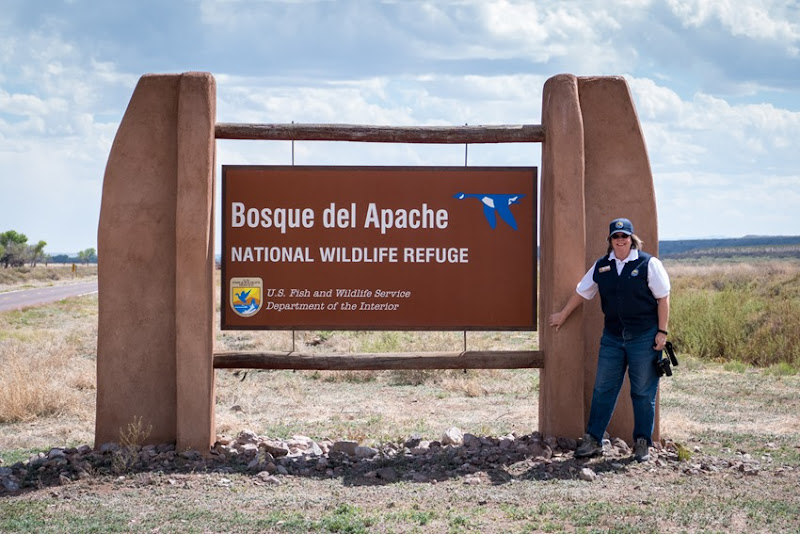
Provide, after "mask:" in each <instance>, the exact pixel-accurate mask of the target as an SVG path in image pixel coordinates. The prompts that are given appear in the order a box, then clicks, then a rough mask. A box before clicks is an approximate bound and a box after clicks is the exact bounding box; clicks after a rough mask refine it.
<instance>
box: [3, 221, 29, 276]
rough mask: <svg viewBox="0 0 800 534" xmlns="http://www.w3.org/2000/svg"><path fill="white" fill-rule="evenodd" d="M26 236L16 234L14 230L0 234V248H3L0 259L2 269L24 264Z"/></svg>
mask: <svg viewBox="0 0 800 534" xmlns="http://www.w3.org/2000/svg"><path fill="white" fill-rule="evenodd" d="M27 242H28V236H26V235H25V234H20V233H17V232H16V231H15V230H8V231H6V232H3V233H0V246H1V247H3V255H2V257H0V263H2V264H3V267H6V268H8V266H9V265H11V266H12V267H18V266H20V265H23V264H24V263H25V256H26V253H27V248H28V247H27V246H26V245H25V243H27Z"/></svg>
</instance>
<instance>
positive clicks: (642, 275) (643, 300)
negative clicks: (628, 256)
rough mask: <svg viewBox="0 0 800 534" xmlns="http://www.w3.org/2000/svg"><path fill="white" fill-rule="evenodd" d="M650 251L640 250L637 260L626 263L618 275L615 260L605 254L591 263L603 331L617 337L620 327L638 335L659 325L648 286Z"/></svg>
mask: <svg viewBox="0 0 800 534" xmlns="http://www.w3.org/2000/svg"><path fill="white" fill-rule="evenodd" d="M651 257H652V256H650V254H647V253H646V252H642V251H641V250H640V251H639V259H637V260H634V261H629V262H628V263H626V264H625V267H624V268H623V269H622V273H621V274H619V275H618V274H617V266H616V262H615V261H614V260H612V259H609V257H608V255H607V256H604V257H602V258H600V259H599V260H597V262H596V263H595V264H594V274H593V275H592V279H593V280H594V281H595V283H597V286H598V288H599V290H600V301H601V303H602V306H603V313H604V314H605V328H606V330H607V331H608V332H609V333H611V334H613V335H616V336H621V335H622V330H623V329H624V330H626V331H627V332H630V333H633V334H637V333H640V332H644V331H645V330H648V329H651V328H657V327H658V301H657V300H656V298H655V297H654V296H653V293H652V292H651V291H650V288H649V287H648V286H647V265H648V263H649V262H650V258H651Z"/></svg>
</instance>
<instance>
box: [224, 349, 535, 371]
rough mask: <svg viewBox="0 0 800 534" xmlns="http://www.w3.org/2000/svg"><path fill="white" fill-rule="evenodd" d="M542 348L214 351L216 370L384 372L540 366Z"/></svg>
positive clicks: (528, 367)
mask: <svg viewBox="0 0 800 534" xmlns="http://www.w3.org/2000/svg"><path fill="white" fill-rule="evenodd" d="M543 366H544V355H543V354H542V352H541V351H536V350H527V351H467V352H401V353H349V354H313V353H301V352H255V353H252V352H215V353H214V368H215V369H273V370H274V369H298V370H320V371H381V370H382V371H386V370H395V369H530V368H542V367H543Z"/></svg>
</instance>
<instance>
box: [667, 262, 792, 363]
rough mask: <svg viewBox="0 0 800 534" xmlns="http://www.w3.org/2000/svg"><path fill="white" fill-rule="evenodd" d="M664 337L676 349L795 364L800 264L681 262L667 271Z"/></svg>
mask: <svg viewBox="0 0 800 534" xmlns="http://www.w3.org/2000/svg"><path fill="white" fill-rule="evenodd" d="M672 282H673V287H672V293H671V297H670V304H671V308H672V309H671V314H670V331H671V332H670V337H671V338H672V339H673V342H674V343H675V345H676V347H677V350H678V352H679V353H681V352H682V353H689V354H692V355H694V356H696V357H699V358H702V359H707V360H716V361H723V362H740V363H742V364H747V365H755V366H759V367H770V366H776V365H779V364H783V365H784V367H783V368H781V371H780V372H782V373H787V372H791V371H790V369H794V370H797V369H798V368H800V328H797V325H798V324H800V267H798V264H797V263H793V262H782V263H772V262H760V263H756V264H755V265H750V264H742V265H738V266H737V265H733V266H731V265H725V266H718V265H706V266H700V267H695V268H689V267H687V266H685V265H684V266H682V267H681V268H680V269H677V272H676V274H675V275H673V276H672Z"/></svg>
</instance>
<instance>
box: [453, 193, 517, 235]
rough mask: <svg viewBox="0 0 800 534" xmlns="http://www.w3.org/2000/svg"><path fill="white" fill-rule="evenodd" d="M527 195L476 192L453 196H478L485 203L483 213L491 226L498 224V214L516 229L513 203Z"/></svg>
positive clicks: (462, 197)
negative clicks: (512, 211)
mask: <svg viewBox="0 0 800 534" xmlns="http://www.w3.org/2000/svg"><path fill="white" fill-rule="evenodd" d="M524 196H525V195H521V194H520V195H478V194H474V193H456V194H455V195H453V198H457V199H459V200H461V199H464V198H477V199H478V200H480V201H481V204H482V205H483V215H484V217H486V220H487V221H488V222H489V226H491V227H492V229H494V228H495V227H496V226H497V216H498V215H500V218H501V219H503V220H504V221H505V222H506V224H508V225H509V226H510V227H511V228H513V229H514V230H516V229H517V221H516V220H514V214H513V213H511V204H518V203H519V199H521V198H522V197H524Z"/></svg>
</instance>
